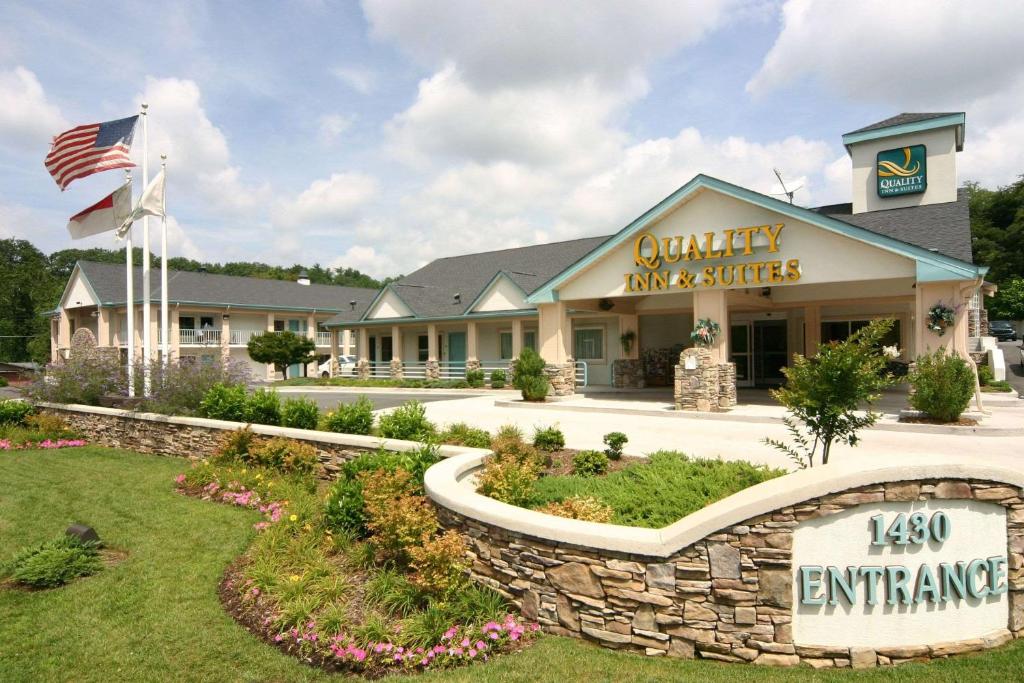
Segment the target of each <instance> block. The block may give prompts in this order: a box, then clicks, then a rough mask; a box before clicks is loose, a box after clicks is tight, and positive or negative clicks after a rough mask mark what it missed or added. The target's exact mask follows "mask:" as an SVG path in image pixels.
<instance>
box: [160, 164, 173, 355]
mask: <svg viewBox="0 0 1024 683" xmlns="http://www.w3.org/2000/svg"><path fill="white" fill-rule="evenodd" d="M160 159H161V161H160V172H161V173H163V174H164V187H163V192H162V193H161V196H160V213H161V214H162V215H161V217H160V342H161V343H160V347H161V348H160V350H161V354H160V355H161V356H162V360H163V366H164V368H166V367H167V363H168V361H169V359H170V354H171V346H170V327H169V326H168V324H167V155H166V154H161V155H160Z"/></svg>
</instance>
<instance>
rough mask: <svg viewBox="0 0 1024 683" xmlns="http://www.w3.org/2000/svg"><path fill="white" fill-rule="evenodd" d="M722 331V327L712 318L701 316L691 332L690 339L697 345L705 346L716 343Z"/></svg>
mask: <svg viewBox="0 0 1024 683" xmlns="http://www.w3.org/2000/svg"><path fill="white" fill-rule="evenodd" d="M721 333H722V327H721V326H720V325H719V324H718V323H716V322H715V321H714V320H712V319H711V318H701V319H700V320H698V321H697V324H696V325H695V326H694V328H693V332H691V333H690V340H691V341H692V342H693V343H694V344H696V345H697V346H703V347H705V348H707V347H711V346H714V345H715V340H716V339H718V335H720V334H721Z"/></svg>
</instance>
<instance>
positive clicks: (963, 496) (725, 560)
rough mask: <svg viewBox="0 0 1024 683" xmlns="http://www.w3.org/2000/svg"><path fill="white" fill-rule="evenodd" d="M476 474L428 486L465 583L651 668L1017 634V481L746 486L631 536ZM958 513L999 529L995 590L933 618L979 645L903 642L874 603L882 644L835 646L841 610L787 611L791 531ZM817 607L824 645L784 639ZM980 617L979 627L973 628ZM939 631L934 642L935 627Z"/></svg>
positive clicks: (869, 474) (856, 477)
mask: <svg viewBox="0 0 1024 683" xmlns="http://www.w3.org/2000/svg"><path fill="white" fill-rule="evenodd" d="M459 461H461V462H459ZM478 466H479V460H477V461H476V462H475V463H474V462H473V459H472V458H468V459H467V458H455V459H451V460H449V461H447V462H443V463H440V464H438V465H435V466H434V467H433V468H431V470H429V471H428V475H427V482H426V483H427V490H428V495H430V496H431V498H432V499H433V500H434V501H435V503H436V504H437V505H438V506H439V508H441V512H440V519H441V520H442V523H443V524H444V525H445V526H447V527H449V528H455V529H458V530H460V531H462V532H464V533H465V534H466V535H467V536H468V537H469V540H470V547H471V556H472V575H473V577H474V578H475V579H476V580H477V581H479V582H480V583H483V584H485V585H488V586H491V587H492V588H494V589H495V590H498V591H500V592H502V593H503V594H505V595H506V596H507V597H509V599H511V600H512V601H513V602H514V603H515V604H516V605H517V606H518V607H519V608H520V609H521V610H522V612H523V614H524V616H525V617H526V618H528V619H535V620H537V621H539V622H540V623H541V624H542V626H543V627H544V628H545V629H546V630H547V631H549V632H552V633H557V634H560V635H567V636H574V637H580V638H585V639H588V640H593V641H596V642H598V643H600V644H601V645H604V646H607V647H611V648H622V649H632V650H640V651H642V652H645V653H646V654H648V655H670V656H678V657H701V658H705V659H715V660H722V661H728V662H753V663H756V664H770V665H795V664H798V663H801V662H803V663H806V664H809V665H811V666H814V667H818V668H824V667H858V668H859V667H869V666H876V665H879V664H892V663H902V662H905V661H910V660H921V659H929V658H934V657H944V656H948V655H950V654H956V653H960V652H967V651H971V650H979V649H985V648H990V647H996V646H998V645H1001V644H1004V643H1006V642H1008V641H1009V640H1011V639H1012V638H1013V637H1015V636H1016V637H1020V636H1021V635H1022V633H1024V556H1022V553H1024V499H1022V496H1024V493H1022V490H1021V484H1022V483H1024V481H1022V479H1024V475H1022V474H1021V473H1020V472H1019V471H1017V472H1013V471H1007V470H1003V469H1000V468H985V467H980V466H976V465H975V466H970V465H963V464H958V465H950V466H945V467H943V466H937V465H936V464H935V463H934V462H933V461H932V462H931V464H930V465H929V464H928V463H916V465H915V464H914V463H913V462H909V463H907V464H903V465H901V466H892V465H890V466H879V467H877V468H874V469H869V470H868V471H857V470H856V469H855V468H854V469H853V470H851V469H850V468H842V467H834V466H829V467H828V468H817V470H816V471H805V472H800V473H796V474H792V475H789V476H787V477H784V478H782V479H777V480H773V481H770V482H767V483H765V484H761V485H759V486H757V487H752V488H751V489H747V490H745V491H742V492H740V493H738V494H736V495H735V496H732V497H730V498H729V499H726V500H723V501H720V502H719V503H716V504H715V505H712V506H709V507H708V508H705V509H704V510H702V511H700V512H698V513H695V514H694V515H690V516H688V517H686V518H684V519H683V520H680V521H679V522H677V523H675V524H673V525H671V526H669V527H665V528H664V529H635V528H629V527H621V526H615V525H607V524H594V523H589V522H580V521H577V520H566V519H561V518H555V517H550V516H547V515H542V514H540V513H536V512H534V511H526V510H522V509H520V508H514V507H512V506H506V505H504V504H502V503H498V502H497V501H493V500H490V499H484V500H479V498H482V497H476V496H477V494H475V493H474V492H473V490H472V486H471V485H470V482H471V479H472V473H473V471H474V468H476V467H478ZM929 472H931V473H932V474H931V475H929V474H928V473H929ZM972 472H973V474H974V475H976V476H970V475H971V473H972ZM1007 479H1009V480H1010V482H1011V483H1008V482H1007ZM964 501H972V503H971V505H980V504H981V502H984V505H982V507H983V508H984V509H985V510H989V508H988V507H986V506H991V508H992V509H993V510H996V511H998V514H997V516H996V519H999V520H1000V521H999V522H998V523H999V524H1002V525H1004V526H1005V530H1006V533H1005V537H1004V536H1002V530H1001V529H999V530H997V535H998V538H999V543H1000V544H1003V540H1002V539H1003V538H1005V539H1006V540H1005V548H1004V549H1003V552H1005V557H1006V565H1005V567H1006V588H1007V589H1008V590H1007V591H1006V593H1003V594H1001V595H998V596H997V595H991V596H989V597H988V598H987V599H986V600H964V601H960V602H959V603H958V604H957V605H949V606H946V605H944V606H942V609H946V608H947V607H948V608H949V609H950V610H953V609H962V610H963V612H962V613H960V614H957V615H953V616H951V617H950V618H951V619H957V620H958V621H957V622H956V623H964V624H966V626H964V627H963V628H961V629H960V630H963V629H967V630H970V629H971V628H974V629H975V630H978V629H980V631H979V632H973V633H970V634H969V637H961V638H959V639H958V640H955V641H953V640H951V639H950V637H949V636H947V637H945V638H938V639H936V638H932V639H931V640H929V641H928V642H914V637H915V636H914V633H913V632H910V633H909V634H908V633H902V634H901V633H900V631H901V630H902V631H911V629H901V628H900V624H901V623H904V622H903V621H902V620H906V619H910V618H911V617H912V616H913V614H912V613H913V612H916V611H917V609H918V607H917V606H912V607H904V606H898V607H894V608H890V607H888V606H884V605H883V606H882V607H879V608H878V610H879V611H878V614H882V613H883V612H886V613H887V614H888V616H885V617H883V618H882V621H880V622H879V621H876V622H874V623H873V624H872V625H869V626H867V628H869V629H877V627H878V625H879V623H883V624H885V625H891V626H895V627H896V629H895V630H896V632H897V634H898V635H896V636H893V638H892V640H891V644H877V643H875V644H873V646H870V647H868V646H863V645H858V644H854V645H845V644H836V638H837V634H838V638H839V642H841V643H847V642H849V643H856V642H857V639H856V638H854V637H853V636H852V635H851V636H850V637H849V639H847V638H846V636H844V635H843V634H844V628H847V627H848V626H849V625H850V624H851V623H853V622H851V621H849V620H848V619H844V618H843V616H844V615H843V605H842V604H841V602H840V605H839V607H835V606H829V605H824V606H822V607H821V608H820V610H819V608H817V607H812V608H808V607H807V606H806V605H797V604H796V603H797V602H798V601H799V590H798V588H797V586H796V583H795V581H796V580H797V567H795V566H794V554H793V547H794V537H795V534H794V532H795V531H797V530H798V529H800V528H801V527H803V526H806V525H809V524H811V525H813V524H820V523H821V522H822V521H827V520H829V519H830V518H834V519H836V520H839V519H842V518H843V517H844V516H847V515H851V514H856V513H858V512H859V511H864V510H873V509H874V508H875V507H879V508H880V509H881V508H886V509H890V508H893V509H899V508H900V507H901V506H904V507H906V508H907V509H908V510H918V509H924V508H926V507H928V506H931V507H933V508H936V509H941V508H944V507H962V506H963V505H964ZM893 506H895V508H894V507H893ZM1002 511H1005V513H1004V512H1002ZM1004 518H1005V521H1002V520H1003V519H1004ZM818 520H820V521H818ZM958 524H959V522H958ZM961 531H962V532H964V533H966V530H964V529H962V530H961ZM865 533H867V531H866V530H865ZM856 542H859V541H856ZM966 542H967V543H970V542H971V539H970V538H968V539H966ZM823 550H827V548H826V549H823ZM817 551H818V548H811V549H810V552H811V553H812V554H813V553H816V552H817ZM805 554H806V553H805ZM824 557H827V553H826V555H824ZM964 559H965V560H970V559H972V558H968V557H965V558H964ZM805 561H806V560H805ZM882 561H883V560H879V562H882ZM907 562H908V563H910V562H912V560H907ZM871 609H872V610H873V609H874V608H871ZM920 609H921V610H924V609H926V606H924V605H922V606H920ZM827 610H832V613H833V614H834V617H829V618H828V619H827V621H826V623H827V624H828V627H827V629H826V631H828V633H822V634H821V635H820V636H817V634H814V635H811V636H806V635H805V636H804V637H803V640H801V639H800V638H794V628H793V626H794V617H797V618H802V614H804V613H811V612H816V611H818V612H820V613H822V614H824V613H826V612H825V611H827ZM983 610H987V611H984V612H983ZM855 611H856V610H855V609H851V612H855ZM868 611H869V612H870V611H871V610H868ZM951 614H952V613H951ZM979 614H984V615H985V619H986V620H987V621H986V620H981V621H979V620H977V619H974V620H973V621H972V617H973V616H976V615H979ZM907 615H910V616H907ZM993 615H994V617H993ZM855 616H856V615H855ZM863 616H864V615H861V617H863ZM866 618H868V619H870V618H871V614H870V613H869V614H868V615H867V617H866ZM924 618H925V619H926V620H927V619H931V618H932V617H930V616H925V617H924ZM936 618H937V619H941V618H942V617H941V616H937V617H936ZM885 619H888V620H889V621H885ZM964 619H966V620H967V621H966V622H965V621H964ZM993 619H994V621H993ZM974 622H977V625H976V626H975V625H973V624H974ZM986 624H987V625H986ZM937 626H938V627H939V628H938V629H937V630H938V632H940V633H941V632H942V623H938V624H937ZM935 630H936V629H932V631H933V632H934V631H935ZM846 633H848V631H847V632H846ZM950 633H952V630H951V631H950ZM822 643H826V644H822Z"/></svg>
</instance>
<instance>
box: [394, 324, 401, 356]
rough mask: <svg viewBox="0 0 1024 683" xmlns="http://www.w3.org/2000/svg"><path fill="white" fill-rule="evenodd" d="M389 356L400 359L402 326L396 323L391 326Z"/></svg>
mask: <svg viewBox="0 0 1024 683" xmlns="http://www.w3.org/2000/svg"><path fill="white" fill-rule="evenodd" d="M391 358H392V360H402V328H400V327H399V326H398V325H392V326H391Z"/></svg>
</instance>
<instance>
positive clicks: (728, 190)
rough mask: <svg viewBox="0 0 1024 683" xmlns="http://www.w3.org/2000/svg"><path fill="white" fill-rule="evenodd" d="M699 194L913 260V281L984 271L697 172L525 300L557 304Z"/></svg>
mask: <svg viewBox="0 0 1024 683" xmlns="http://www.w3.org/2000/svg"><path fill="white" fill-rule="evenodd" d="M701 190H713V191H716V192H720V193H722V194H724V195H727V196H730V197H733V198H735V199H739V200H741V201H746V202H750V203H752V204H755V205H757V206H760V207H762V208H764V209H767V210H769V211H775V212H776V213H779V214H782V215H784V216H789V217H791V218H793V219H795V220H799V221H803V222H805V223H809V224H811V225H814V226H817V227H819V228H822V229H825V230H828V231H831V232H834V233H837V234H840V235H843V236H845V237H849V238H851V239H856V240H859V241H861V242H865V243H867V244H870V245H872V246H875V247H878V248H880V249H884V250H886V251H889V252H892V253H896V254H899V255H901V256H905V257H907V258H911V259H914V261H915V262H916V263H917V268H918V279H919V280H922V281H925V280H943V279H949V280H958V279H969V278H976V277H979V276H981V275H984V273H985V272H987V270H988V268H983V267H977V266H974V265H973V264H972V263H971V262H970V261H969V260H962V259H959V258H956V257H953V256H948V255H946V254H942V253H939V252H935V251H931V250H930V249H929V248H927V247H922V246H920V245H917V244H914V243H911V242H910V241H907V240H904V239H900V238H896V237H892V236H890V235H887V234H885V233H882V232H877V231H875V230H872V229H869V228H864V227H861V226H860V225H857V224H855V223H853V222H852V221H848V220H839V219H837V218H833V217H831V216H829V215H827V214H823V213H819V212H816V211H814V210H812V209H805V208H803V207H801V206H796V205H794V204H790V203H788V202H784V201H781V200H779V199H776V198H775V197H769V196H768V195H764V194H761V193H760V192H755V191H753V190H748V189H747V188H745V187H740V186H739V185H733V184H732V183H728V182H726V181H724V180H719V179H718V178H713V177H711V176H707V175H704V174H698V175H696V176H694V178H693V179H692V180H691V181H690V182H688V183H686V184H685V185H683V186H682V187H680V188H679V189H678V190H676V191H675V192H673V193H672V194H670V195H669V196H668V197H666V198H665V199H663V200H661V201H660V202H658V204H656V205H655V206H653V207H652V208H650V209H648V210H647V211H646V212H645V213H644V214H642V215H641V216H639V217H638V218H636V219H635V220H634V221H632V222H631V223H630V224H629V225H627V226H626V227H624V228H622V230H620V231H619V232H618V233H616V234H615V235H614V236H613V237H611V238H609V239H607V240H605V241H603V242H602V243H601V244H600V245H599V246H598V247H597V248H595V249H594V250H593V251H592V252H590V253H589V254H587V255H586V256H585V257H583V258H581V259H579V260H578V261H577V262H576V263H574V264H573V265H572V266H570V267H569V268H567V269H566V270H564V271H562V272H561V273H559V274H558V275H557V276H555V277H554V278H552V279H551V280H549V281H548V282H547V283H545V284H544V285H543V286H542V287H539V288H537V289H536V290H534V291H532V292H531V293H530V297H529V299H528V301H529V302H530V303H534V304H538V303H545V302H551V301H557V300H558V292H557V289H558V287H559V286H560V285H562V284H563V283H565V282H567V281H568V280H569V279H571V278H572V277H574V276H575V275H576V274H578V273H579V272H581V271H582V270H583V269H585V268H586V267H587V266H589V265H591V264H593V263H595V262H596V261H598V260H599V259H600V258H601V257H603V256H604V255H605V254H607V253H608V252H610V251H611V250H612V249H615V248H616V247H617V246H618V245H620V244H621V243H622V242H623V241H625V240H626V239H628V238H629V237H630V236H631V235H633V234H635V233H637V232H639V231H641V230H643V229H644V228H646V227H647V226H649V225H651V224H652V223H654V222H656V221H657V220H659V219H661V218H662V217H663V216H665V215H667V214H668V213H670V212H671V211H673V210H675V209H676V207H677V206H678V205H679V203H680V202H682V201H683V200H684V199H686V198H687V197H689V196H690V195H693V194H695V193H696V192H699V191H701ZM921 208H927V207H913V208H912V209H910V210H920V209H921ZM861 215H863V214H858V215H857V217H856V218H859V217H860V216H861ZM844 218H847V219H850V218H853V217H851V216H845V217H844ZM965 227H966V229H967V230H968V235H969V234H970V232H969V231H970V226H969V224H968V225H966V226H965Z"/></svg>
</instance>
